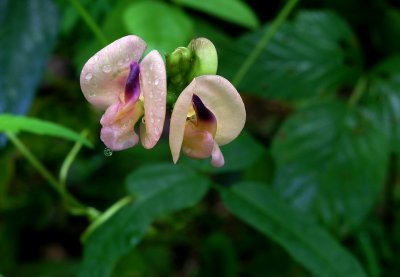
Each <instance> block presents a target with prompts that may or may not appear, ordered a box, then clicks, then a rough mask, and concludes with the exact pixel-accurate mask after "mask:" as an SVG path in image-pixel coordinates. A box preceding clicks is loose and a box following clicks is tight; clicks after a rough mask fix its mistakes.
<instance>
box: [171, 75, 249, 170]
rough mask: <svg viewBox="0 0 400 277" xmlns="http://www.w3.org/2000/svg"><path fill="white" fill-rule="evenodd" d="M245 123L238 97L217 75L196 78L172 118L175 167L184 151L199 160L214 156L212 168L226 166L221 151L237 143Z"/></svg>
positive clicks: (240, 99)
mask: <svg viewBox="0 0 400 277" xmlns="http://www.w3.org/2000/svg"><path fill="white" fill-rule="evenodd" d="M245 121H246V111H245V107H244V104H243V101H242V98H241V97H240V95H239V93H238V92H237V90H236V89H235V87H234V86H233V85H232V84H231V83H230V82H229V81H228V80H226V79H224V78H223V77H221V76H218V75H204V76H200V77H196V78H194V79H193V81H192V82H191V83H190V84H189V85H188V86H187V87H186V88H185V89H184V90H183V91H182V93H181V94H180V95H179V97H178V99H177V101H176V103H175V106H174V109H173V111H172V115H171V124H170V133H169V144H170V148H171V153H172V157H173V161H174V163H176V162H177V161H178V159H179V156H180V152H181V151H182V152H183V153H184V154H186V155H187V156H189V157H192V158H196V159H203V158H208V157H210V156H211V164H212V165H213V166H215V167H220V166H223V165H224V163H225V161H224V156H223V154H222V152H221V150H220V148H219V146H220V145H224V144H227V143H229V142H231V141H232V140H233V139H235V138H236V137H237V136H238V135H239V134H240V132H241V131H242V129H243V127H244V124H245Z"/></svg>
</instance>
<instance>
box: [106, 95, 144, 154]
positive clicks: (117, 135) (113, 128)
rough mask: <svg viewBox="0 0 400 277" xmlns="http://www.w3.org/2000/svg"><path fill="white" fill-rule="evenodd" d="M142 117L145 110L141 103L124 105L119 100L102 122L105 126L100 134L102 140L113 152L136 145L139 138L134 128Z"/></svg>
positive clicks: (133, 102)
mask: <svg viewBox="0 0 400 277" xmlns="http://www.w3.org/2000/svg"><path fill="white" fill-rule="evenodd" d="M142 115H143V108H142V105H141V103H140V102H139V101H130V102H128V103H123V102H122V101H121V100H119V99H118V100H117V102H116V103H114V104H113V105H111V106H110V107H109V108H108V109H107V110H106V112H105V113H104V115H103V116H102V118H101V120H100V123H101V125H103V128H102V129H101V133H100V138H101V140H102V141H103V142H104V144H105V145H106V146H107V147H108V148H110V149H111V150H113V151H118V150H124V149H127V148H130V147H132V146H134V145H136V144H137V143H138V141H139V137H138V135H137V134H136V133H135V130H134V128H135V124H136V122H137V121H138V120H139V118H140V117H141V116H142Z"/></svg>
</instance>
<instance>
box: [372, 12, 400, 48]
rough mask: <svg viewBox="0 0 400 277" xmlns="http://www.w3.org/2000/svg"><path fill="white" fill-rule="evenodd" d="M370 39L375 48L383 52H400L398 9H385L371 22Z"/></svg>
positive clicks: (399, 16)
mask: <svg viewBox="0 0 400 277" xmlns="http://www.w3.org/2000/svg"><path fill="white" fill-rule="evenodd" d="M371 28H372V30H371V37H372V38H371V40H372V42H373V43H374V44H375V47H376V49H378V50H379V51H381V52H385V53H399V52H400V41H399V39H398V38H399V37H400V10H399V9H393V8H389V9H385V10H384V11H383V13H382V14H380V15H379V20H374V21H373V24H371Z"/></svg>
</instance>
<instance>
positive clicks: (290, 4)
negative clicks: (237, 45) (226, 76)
mask: <svg viewBox="0 0 400 277" xmlns="http://www.w3.org/2000/svg"><path fill="white" fill-rule="evenodd" d="M298 1H299V0H288V1H287V2H286V4H285V6H284V7H283V9H282V10H281V11H280V13H279V14H278V16H277V17H276V18H275V19H274V21H273V22H272V24H271V26H269V27H268V28H267V29H266V32H265V34H264V36H263V37H262V38H261V40H260V41H259V42H258V44H257V45H256V47H254V49H253V52H251V54H250V55H249V56H248V57H247V59H246V60H245V62H244V63H243V65H242V66H241V67H240V68H239V70H238V71H237V73H236V75H235V76H234V77H233V81H232V83H233V85H235V86H236V87H237V86H238V85H239V84H240V82H241V81H242V80H243V78H244V77H245V75H246V74H247V72H248V71H249V69H250V68H251V66H252V65H253V64H254V63H255V61H256V60H257V59H258V57H259V56H260V55H261V52H262V51H263V50H264V48H265V46H267V44H268V43H269V42H270V41H271V38H272V37H273V36H274V35H275V33H276V31H277V30H278V29H279V27H280V26H281V25H282V24H283V23H284V22H285V21H286V19H287V17H288V16H289V14H290V12H291V11H292V10H293V8H294V7H295V6H296V4H297V3H298Z"/></svg>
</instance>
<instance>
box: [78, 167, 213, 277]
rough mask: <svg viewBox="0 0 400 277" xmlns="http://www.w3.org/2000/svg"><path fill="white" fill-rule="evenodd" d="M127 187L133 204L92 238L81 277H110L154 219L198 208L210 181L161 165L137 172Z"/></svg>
mask: <svg viewBox="0 0 400 277" xmlns="http://www.w3.org/2000/svg"><path fill="white" fill-rule="evenodd" d="M126 186H127V189H128V191H129V193H130V194H132V195H133V196H134V198H135V200H134V202H133V203H131V204H128V205H126V206H125V207H123V208H122V209H121V210H119V211H118V212H117V213H116V214H115V215H114V216H113V217H111V218H110V219H109V220H108V221H106V222H105V223H104V224H103V225H101V226H100V227H99V228H98V229H97V230H95V231H94V232H93V233H92V234H91V235H90V236H89V239H88V241H87V243H86V245H85V252H84V260H83V264H82V266H81V268H80V275H79V276H85V277H90V276H96V277H101V276H110V274H111V272H112V270H113V268H114V266H115V264H116V263H117V261H118V259H119V258H121V257H122V256H123V255H125V254H127V253H128V252H129V250H130V249H131V248H133V247H134V246H135V245H136V244H137V243H138V242H139V241H140V240H141V239H142V237H143V235H144V234H145V233H146V231H147V229H148V228H149V226H150V224H151V222H152V221H153V220H154V219H155V218H157V217H159V216H160V215H165V214H167V213H171V212H175V211H177V210H180V209H184V208H187V207H190V206H193V205H195V204H196V203H197V202H198V201H200V199H201V198H202V197H203V196H204V194H205V193H206V192H207V189H208V186H209V181H208V180H207V179H206V178H204V177H202V176H199V175H197V174H196V173H195V172H194V171H192V170H190V169H189V168H185V167H182V166H178V165H172V164H158V165H151V166H145V167H142V168H140V169H138V170H136V171H134V172H133V173H132V174H130V175H129V176H128V178H127V181H126Z"/></svg>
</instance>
